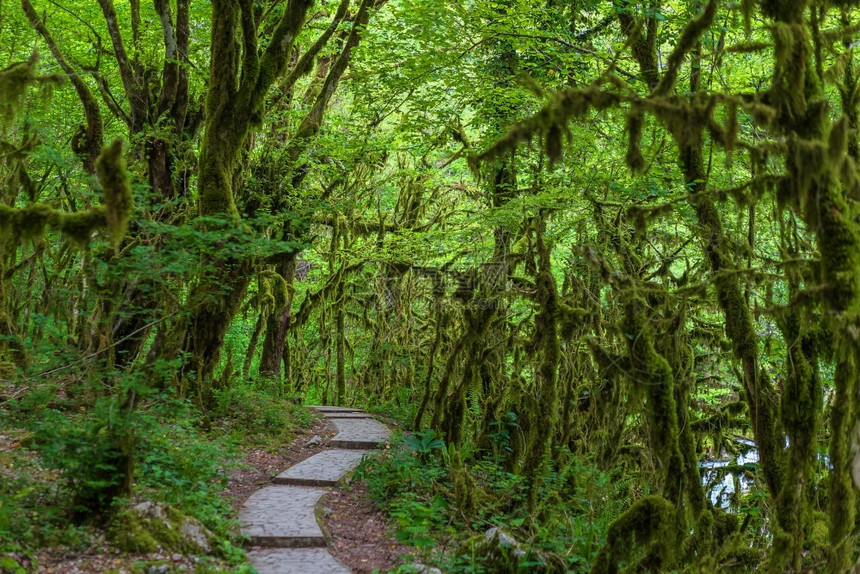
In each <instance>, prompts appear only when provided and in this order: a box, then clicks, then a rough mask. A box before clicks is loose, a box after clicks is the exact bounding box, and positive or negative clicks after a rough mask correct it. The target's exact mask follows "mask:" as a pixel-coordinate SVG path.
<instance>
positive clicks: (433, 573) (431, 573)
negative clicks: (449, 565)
mask: <svg viewBox="0 0 860 574" xmlns="http://www.w3.org/2000/svg"><path fill="white" fill-rule="evenodd" d="M409 566H410V568H412V572H413V573H414V574H442V571H441V570H440V569H438V568H436V567H435V566H427V565H426V564H421V563H415V564H410V565H409Z"/></svg>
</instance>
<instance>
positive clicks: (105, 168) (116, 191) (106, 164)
mask: <svg viewBox="0 0 860 574" xmlns="http://www.w3.org/2000/svg"><path fill="white" fill-rule="evenodd" d="M96 173H97V174H98V176H99V181H100V182H101V184H102V193H104V207H105V220H106V222H107V227H108V231H109V232H110V236H111V240H112V241H113V243H114V245H117V244H119V241H120V240H121V239H122V238H123V236H124V235H125V232H126V231H127V230H128V220H129V218H130V217H131V213H132V210H133V209H134V200H133V198H132V195H131V183H130V182H129V178H128V170H127V168H126V163H125V155H124V154H123V144H122V140H119V139H116V140H114V141H113V143H111V144H110V145H109V146H108V147H106V148H105V149H104V151H103V152H102V153H101V155H100V156H99V157H98V159H97V160H96Z"/></svg>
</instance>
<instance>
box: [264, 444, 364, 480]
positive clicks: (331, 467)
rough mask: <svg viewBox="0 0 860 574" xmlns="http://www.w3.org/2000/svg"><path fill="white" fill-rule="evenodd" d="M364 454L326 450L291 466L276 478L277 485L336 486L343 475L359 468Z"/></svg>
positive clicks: (353, 451) (342, 450)
mask: <svg viewBox="0 0 860 574" xmlns="http://www.w3.org/2000/svg"><path fill="white" fill-rule="evenodd" d="M362 456H364V453H363V452H361V451H356V450H344V449H333V450H324V451H323V452H320V453H317V454H315V455H313V456H312V457H310V458H307V459H305V460H303V461H302V462H300V463H298V464H296V465H294V466H291V467H290V468H288V469H287V470H286V471H284V472H282V473H281V474H279V475H278V476H276V477H275V478H274V479H273V480H272V482H273V483H275V484H292V485H297V486H334V485H335V484H337V481H339V480H340V479H341V478H342V477H343V475H345V474H346V473H347V472H349V471H350V470H352V469H354V468H355V467H356V466H358V463H359V462H361V457H362Z"/></svg>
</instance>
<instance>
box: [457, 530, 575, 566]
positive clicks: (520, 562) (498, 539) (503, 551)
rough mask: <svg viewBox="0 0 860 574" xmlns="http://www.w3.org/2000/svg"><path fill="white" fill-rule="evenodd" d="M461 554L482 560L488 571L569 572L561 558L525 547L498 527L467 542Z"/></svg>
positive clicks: (459, 552) (460, 551) (461, 549)
mask: <svg viewBox="0 0 860 574" xmlns="http://www.w3.org/2000/svg"><path fill="white" fill-rule="evenodd" d="M458 554H459V555H460V556H474V557H480V560H481V564H482V565H483V568H484V570H483V571H486V572H498V573H499V574H501V573H504V572H510V573H518V572H526V571H527V572H533V573H534V574H562V573H563V572H565V571H566V568H565V563H564V561H563V560H562V559H561V558H559V557H558V556H554V555H549V554H544V553H536V552H534V551H532V550H530V549H527V548H523V547H522V545H520V544H519V543H517V541H516V540H515V539H514V538H513V536H511V535H510V534H508V533H506V532H504V531H503V530H501V529H500V528H498V527H496V526H494V527H492V528H490V529H489V530H487V531H486V532H485V533H484V534H481V535H478V536H474V537H472V538H470V539H469V540H467V541H466V542H465V543H464V544H463V546H462V547H461V548H460V550H459V551H458Z"/></svg>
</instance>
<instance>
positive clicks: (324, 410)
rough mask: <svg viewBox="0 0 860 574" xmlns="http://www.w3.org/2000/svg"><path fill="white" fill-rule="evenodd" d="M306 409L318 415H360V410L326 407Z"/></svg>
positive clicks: (318, 406)
mask: <svg viewBox="0 0 860 574" xmlns="http://www.w3.org/2000/svg"><path fill="white" fill-rule="evenodd" d="M308 408H309V409H310V410H312V411H316V412H318V413H360V412H361V409H354V408H351V407H332V406H326V405H309V406H308Z"/></svg>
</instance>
